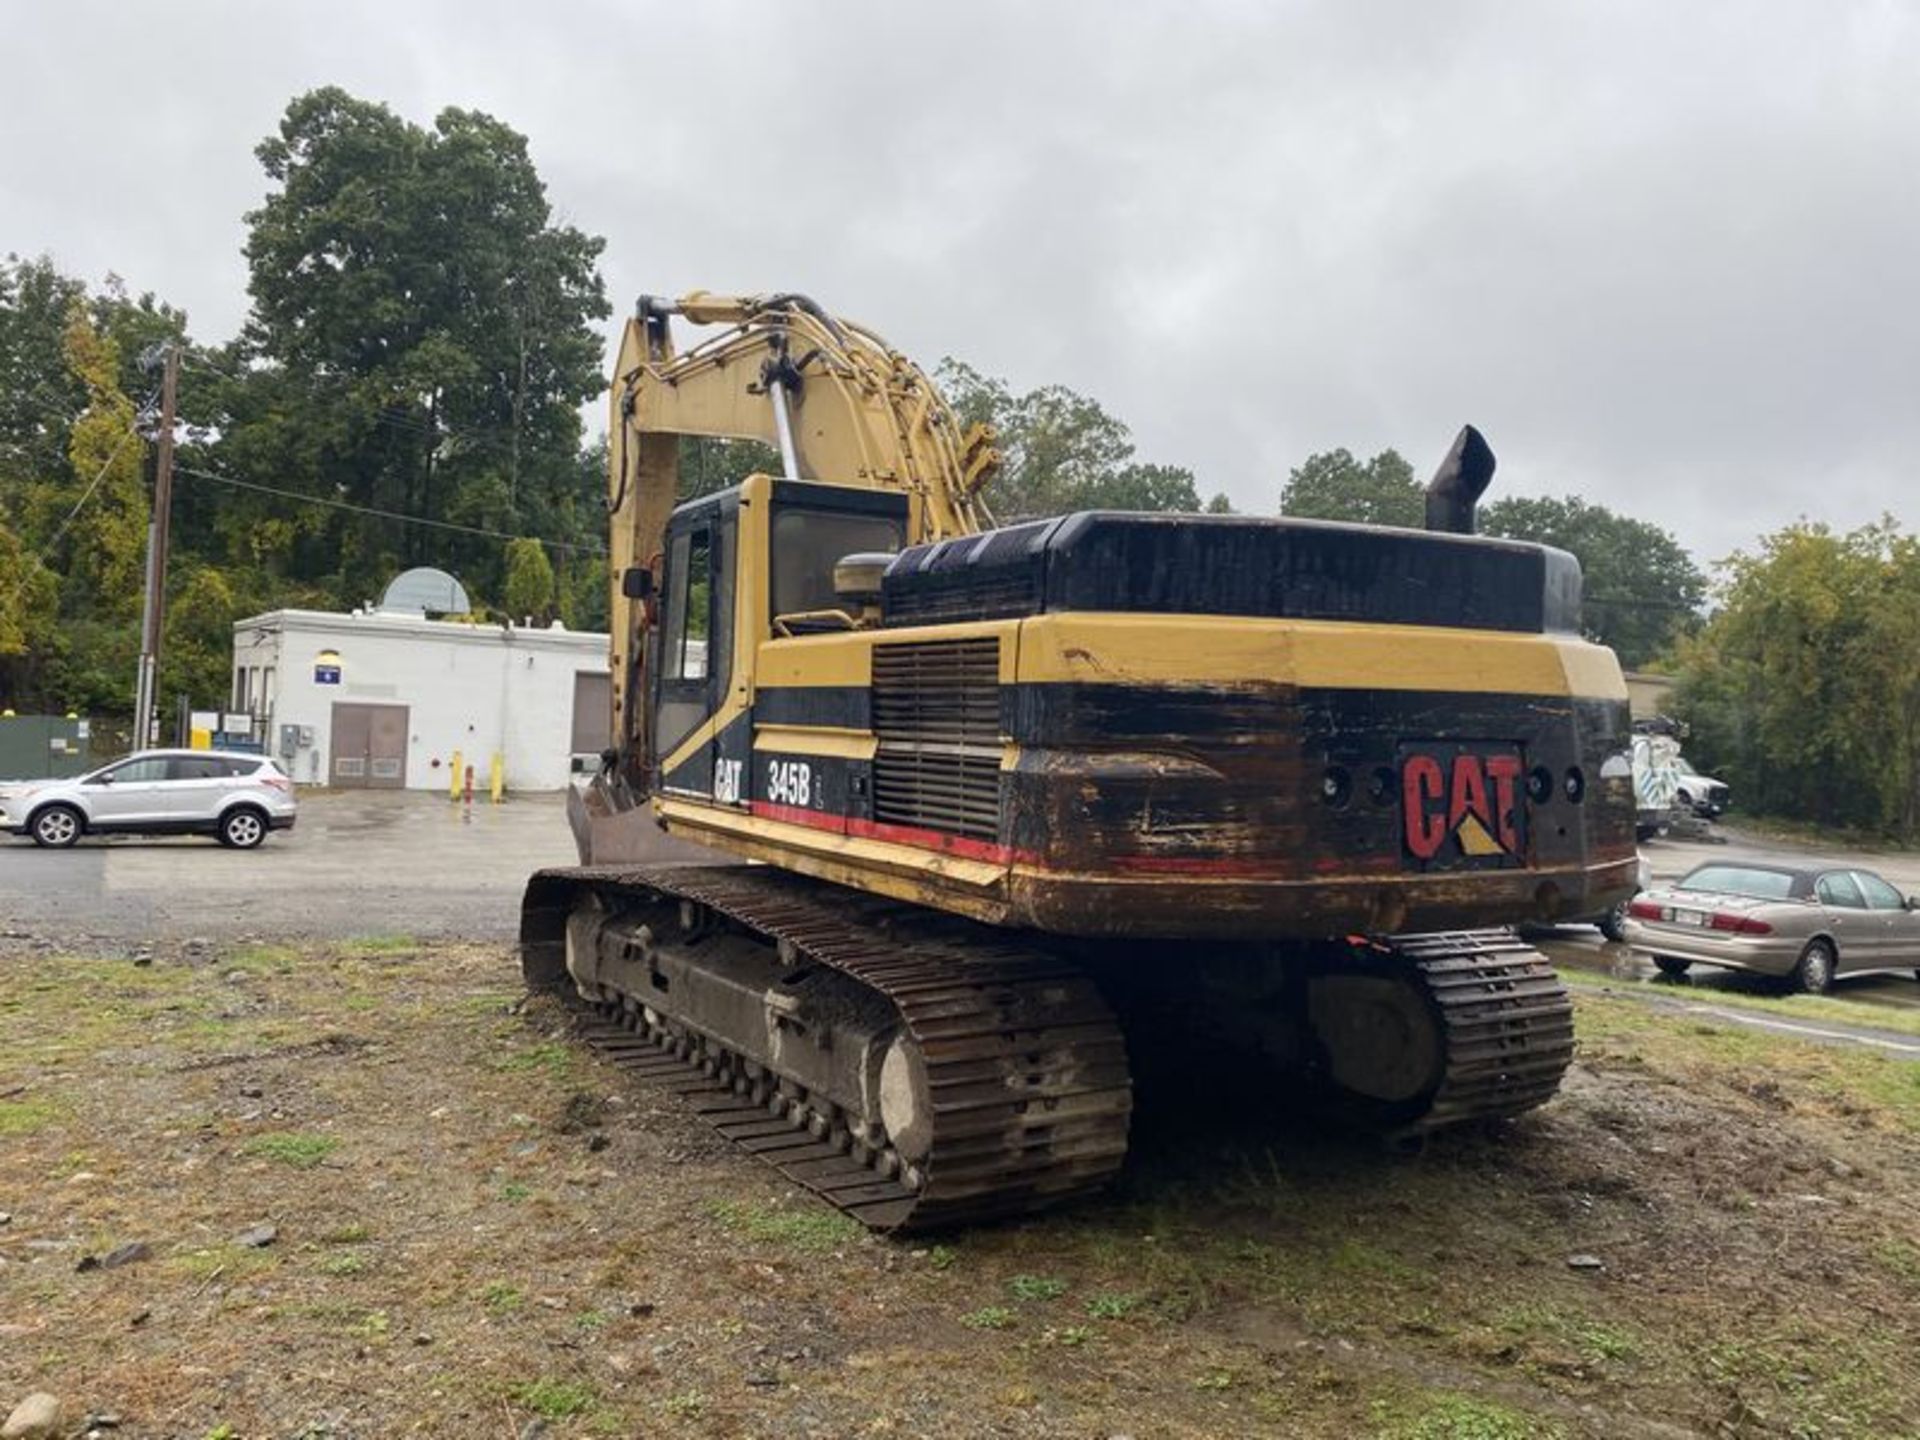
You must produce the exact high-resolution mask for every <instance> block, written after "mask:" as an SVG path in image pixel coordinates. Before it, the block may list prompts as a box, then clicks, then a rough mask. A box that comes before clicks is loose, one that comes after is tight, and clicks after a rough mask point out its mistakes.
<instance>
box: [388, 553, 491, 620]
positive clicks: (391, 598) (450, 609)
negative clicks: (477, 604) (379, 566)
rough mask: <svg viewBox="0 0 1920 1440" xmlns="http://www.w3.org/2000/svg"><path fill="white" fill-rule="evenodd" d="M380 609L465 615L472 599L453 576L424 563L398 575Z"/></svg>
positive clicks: (394, 612) (413, 612)
mask: <svg viewBox="0 0 1920 1440" xmlns="http://www.w3.org/2000/svg"><path fill="white" fill-rule="evenodd" d="M379 608H380V612H381V613H382V614H384V615H396V614H397V615H426V614H435V615H465V614H467V613H468V612H469V611H471V610H472V609H473V602H472V601H470V600H469V599H467V592H466V590H465V589H464V588H463V587H462V586H461V584H460V582H459V581H458V580H456V579H454V578H453V576H451V575H449V574H448V573H447V572H446V571H444V570H435V569H434V568H433V567H432V566H430V565H422V566H419V567H417V568H416V569H413V570H408V571H406V572H405V573H404V574H401V575H397V576H395V577H394V580H393V583H392V584H390V585H388V586H387V593H386V594H384V595H382V596H381V597H380V607H379Z"/></svg>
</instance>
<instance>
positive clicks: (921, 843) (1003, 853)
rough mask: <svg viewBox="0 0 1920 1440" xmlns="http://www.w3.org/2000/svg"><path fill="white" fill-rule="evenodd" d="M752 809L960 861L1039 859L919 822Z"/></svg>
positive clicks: (758, 805) (765, 805)
mask: <svg viewBox="0 0 1920 1440" xmlns="http://www.w3.org/2000/svg"><path fill="white" fill-rule="evenodd" d="M751 809H752V811H753V813H754V815H756V816H757V817H759V818H760V819H762V820H782V821H785V822H786V823H787V824H789V825H805V826H806V827H808V828H809V829H812V830H828V831H831V832H833V833H834V834H836V835H839V834H846V835H851V836H853V837H855V838H856V839H860V840H884V841H887V842H888V843H890V844H893V845H913V846H916V847H918V848H919V849H922V850H938V851H940V852H941V853H942V854H944V855H958V856H959V857H960V858H961V859H963V860H988V861H992V862H994V863H996V864H1003V865H1004V864H1006V863H1008V862H1009V861H1022V862H1026V863H1032V862H1034V861H1036V860H1037V859H1038V858H1039V857H1038V856H1034V855H1030V854H1026V853H1024V852H1022V851H1018V850H1015V849H1014V848H1013V847H1012V846H1009V845H1001V844H999V843H997V842H995V841H992V840H975V839H973V838H972V837H970V836H966V835H949V834H946V833H945V832H944V831H940V830H925V829H922V828H921V827H920V826H918V825H888V824H883V823H882V822H880V821H878V820H859V819H855V818H853V817H851V816H847V815H829V814H827V813H826V812H825V811H823V810H808V809H806V808H804V807H803V806H798V805H775V804H773V803H772V802H771V801H767V800H755V801H754V802H753V804H752V806H751Z"/></svg>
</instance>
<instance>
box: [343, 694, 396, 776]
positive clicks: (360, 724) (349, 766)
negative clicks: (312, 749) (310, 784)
mask: <svg viewBox="0 0 1920 1440" xmlns="http://www.w3.org/2000/svg"><path fill="white" fill-rule="evenodd" d="M332 750H333V776H332V781H333V783H334V784H335V785H338V786H341V787H342V788H343V789H349V790H398V789H400V788H401V787H402V786H404V785H405V784H406V783H407V707H406V706H404V705H350V704H347V703H346V702H344V701H336V702H335V703H334V707H333V742H332Z"/></svg>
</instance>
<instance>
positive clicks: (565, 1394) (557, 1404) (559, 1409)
mask: <svg viewBox="0 0 1920 1440" xmlns="http://www.w3.org/2000/svg"><path fill="white" fill-rule="evenodd" d="M507 1394H508V1395H509V1396H510V1397H511V1398H512V1400H513V1402H514V1403H515V1404H517V1405H521V1406H524V1407H525V1408H526V1409H528V1410H531V1411H533V1413H534V1414H536V1415H539V1416H541V1417H542V1418H543V1419H547V1420H565V1419H567V1418H569V1417H570V1416H574V1415H583V1414H585V1413H586V1412H587V1411H588V1410H591V1409H592V1408H593V1403H594V1399H595V1396H594V1392H593V1390H592V1388H591V1387H590V1386H587V1385H583V1384H581V1383H580V1382H579V1381H577V1380H549V1379H547V1378H546V1377H544V1376H542V1377H541V1378H540V1379H538V1380H528V1381H526V1382H525V1383H524V1384H520V1385H515V1386H514V1387H513V1388H512V1389H511V1390H509V1391H508V1392H507Z"/></svg>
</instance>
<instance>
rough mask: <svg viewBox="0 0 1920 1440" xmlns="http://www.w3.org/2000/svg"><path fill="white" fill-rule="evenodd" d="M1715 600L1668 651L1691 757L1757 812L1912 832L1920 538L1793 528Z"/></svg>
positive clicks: (1729, 568) (1887, 528)
mask: <svg viewBox="0 0 1920 1440" xmlns="http://www.w3.org/2000/svg"><path fill="white" fill-rule="evenodd" d="M1719 598H1720V600H1721V605H1720V608H1719V609H1718V610H1716V611H1715V612H1714V614H1713V615H1712V616H1711V618H1709V619H1708V620H1707V621H1706V623H1705V624H1704V626H1702V627H1701V629H1700V631H1699V633H1698V634H1696V635H1694V636H1691V637H1688V638H1685V639H1683V640H1682V641H1681V643H1680V645H1679V647H1678V648H1679V666H1678V669H1679V689H1678V693H1677V696H1676V708H1677V709H1678V710H1679V712H1680V713H1681V715H1682V716H1683V717H1684V718H1685V719H1686V720H1687V721H1688V723H1689V725H1690V726H1691V727H1692V735H1691V737H1690V739H1689V742H1688V743H1689V748H1691V749H1694V750H1696V751H1697V753H1699V754H1700V755H1702V756H1703V757H1705V758H1706V759H1708V760H1709V761H1710V762H1711V763H1712V764H1713V765H1714V766H1716V767H1718V768H1720V769H1722V770H1724V772H1725V773H1726V774H1727V776H1728V778H1729V779H1730V780H1731V782H1732V783H1733V784H1734V785H1735V786H1736V787H1737V790H1738V793H1739V794H1741V795H1742V796H1743V797H1745V803H1746V804H1749V805H1751V806H1752V808H1754V809H1756V810H1759V811H1763V812H1764V811H1771V812H1774V813H1778V814H1785V815H1790V816H1794V817H1797V818H1802V819H1813V820H1820V821H1824V822H1828V823H1841V824H1851V825H1859V826H1868V827H1872V828H1875V829H1884V830H1891V831H1894V832H1896V833H1898V834H1899V835H1900V836H1902V837H1903V838H1905V839H1908V840H1911V839H1913V838H1915V837H1916V835H1920V646H1916V645H1915V643H1914V636H1915V635H1916V634H1920V540H1916V539H1915V538H1914V537H1913V536H1911V535H1906V534H1903V533H1902V532H1901V531H1900V529H1899V527H1898V526H1897V525H1896V524H1895V523H1894V522H1893V521H1891V520H1887V521H1883V522H1882V523H1880V524H1878V525H1871V526H1867V527H1865V528H1863V529H1860V530H1856V531H1853V532H1852V533H1850V534H1846V535H1836V534H1834V533H1833V532H1832V531H1830V530H1828V529H1827V528H1826V527H1825V526H1824V525H1810V524H1805V523H1802V524H1798V525H1791V526H1788V527H1787V528H1785V529H1783V530H1780V531H1777V532H1775V533H1774V534H1772V535H1769V536H1767V537H1765V539H1763V540H1762V541H1761V544H1760V547H1759V549H1758V551H1757V552H1755V553H1751V554H1749V553H1744V552H1743V553H1740V554H1737V555H1735V556H1733V557H1732V558H1731V559H1729V560H1728V561H1726V562H1725V564H1724V565H1723V566H1722V567H1721V580H1720V585H1719Z"/></svg>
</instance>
